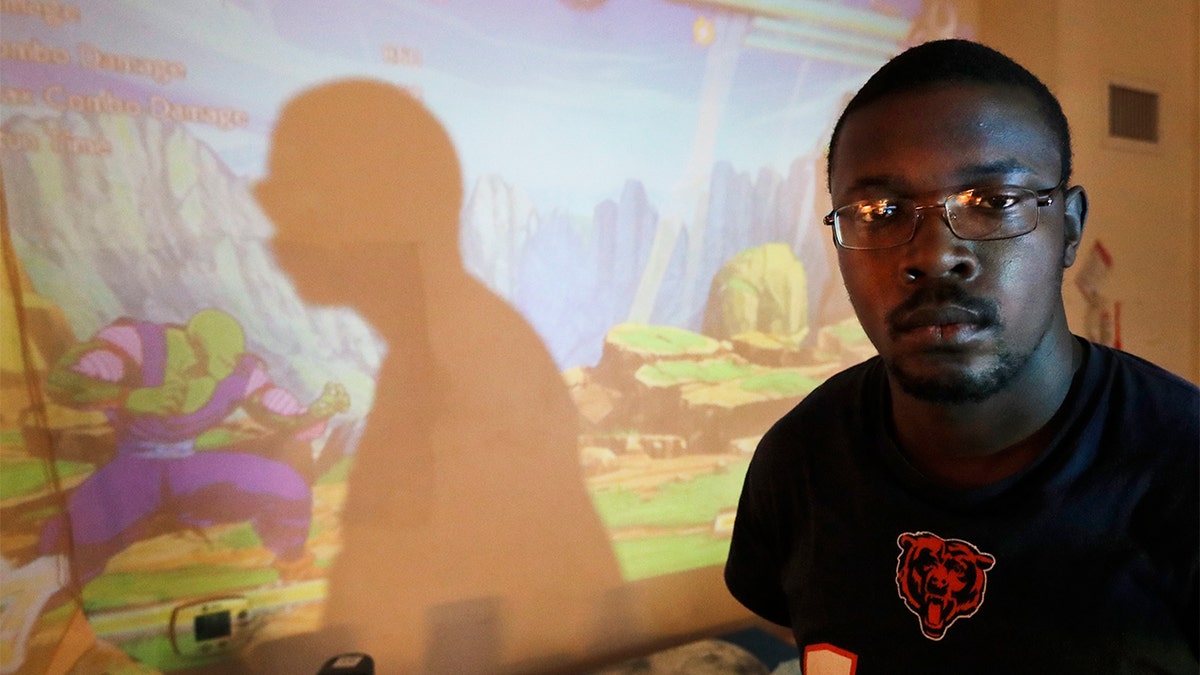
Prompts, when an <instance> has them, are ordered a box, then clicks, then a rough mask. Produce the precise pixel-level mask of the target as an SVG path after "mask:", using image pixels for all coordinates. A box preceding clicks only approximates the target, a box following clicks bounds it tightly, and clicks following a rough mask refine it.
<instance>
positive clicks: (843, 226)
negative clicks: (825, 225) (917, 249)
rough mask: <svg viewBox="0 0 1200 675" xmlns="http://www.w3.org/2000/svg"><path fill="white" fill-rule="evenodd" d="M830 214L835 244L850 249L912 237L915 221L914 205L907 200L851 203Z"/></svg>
mask: <svg viewBox="0 0 1200 675" xmlns="http://www.w3.org/2000/svg"><path fill="white" fill-rule="evenodd" d="M833 215H834V231H835V233H836V234H837V237H838V243H839V244H841V245H842V246H844V247H845V248H853V249H872V248H890V247H892V246H899V245H900V244H903V243H904V242H906V241H908V240H909V239H911V238H912V235H913V232H914V229H915V227H916V223H917V218H916V215H917V209H916V204H915V203H914V202H913V201H912V200H910V199H875V200H866V201H861V202H855V203H853V204H848V205H846V206H843V207H841V208H840V209H838V210H837V211H834V214H833Z"/></svg>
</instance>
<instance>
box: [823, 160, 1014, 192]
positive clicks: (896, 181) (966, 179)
mask: <svg viewBox="0 0 1200 675" xmlns="http://www.w3.org/2000/svg"><path fill="white" fill-rule="evenodd" d="M1031 173H1035V170H1034V168H1033V167H1031V166H1030V165H1028V164H1026V163H1025V162H1022V161H1020V160H1018V159H1015V158H1013V159H1000V160H996V161H994V162H984V163H982V164H971V165H969V166H965V167H962V168H961V169H959V170H957V171H955V175H956V176H957V180H956V182H957V183H958V184H960V185H964V186H969V185H970V184H971V183H972V182H973V181H979V180H986V179H991V178H996V177H998V176H1006V177H1007V176H1023V175H1028V174H1031ZM907 184H908V181H907V180H906V179H905V178H904V177H903V176H900V175H898V174H889V173H880V174H871V175H866V176H859V177H858V178H855V179H854V181H853V182H852V183H850V185H849V186H847V187H848V189H849V190H862V189H865V188H874V187H886V188H895V187H897V186H900V187H904V186H905V185H907ZM944 187H953V186H950V185H947V186H944Z"/></svg>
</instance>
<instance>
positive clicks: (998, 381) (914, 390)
mask: <svg viewBox="0 0 1200 675" xmlns="http://www.w3.org/2000/svg"><path fill="white" fill-rule="evenodd" d="M1031 356H1032V354H1014V353H1013V352H1011V351H1008V350H1006V349H1002V350H1001V351H999V352H998V353H997V354H996V358H995V361H994V362H993V363H992V364H990V365H989V366H988V367H987V368H986V369H984V370H983V371H981V372H971V371H953V372H947V373H945V374H942V375H919V374H916V373H911V372H908V371H907V370H906V369H905V368H904V367H903V366H902V365H900V364H898V363H896V362H895V361H885V362H884V366H885V367H886V368H887V371H888V376H889V377H891V378H892V379H893V380H895V382H896V384H898V385H900V388H901V389H903V390H904V392H905V393H907V394H908V395H910V396H913V397H914V398H918V399H921V400H923V401H928V402H930V403H942V404H950V405H954V404H961V403H979V402H980V401H985V400H987V399H988V398H990V397H991V396H992V395H994V394H996V393H997V392H1000V391H1002V390H1003V389H1004V388H1005V387H1007V386H1008V384H1009V383H1010V382H1012V381H1013V379H1014V378H1016V376H1017V375H1018V374H1019V373H1020V372H1021V371H1022V370H1023V369H1024V368H1025V365H1026V364H1027V363H1029V359H1030V357H1031Z"/></svg>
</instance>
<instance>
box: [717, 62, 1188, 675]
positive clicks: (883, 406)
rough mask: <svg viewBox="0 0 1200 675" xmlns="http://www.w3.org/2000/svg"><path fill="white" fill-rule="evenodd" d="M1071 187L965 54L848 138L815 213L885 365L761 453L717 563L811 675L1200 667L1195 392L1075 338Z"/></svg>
mask: <svg viewBox="0 0 1200 675" xmlns="http://www.w3.org/2000/svg"><path fill="white" fill-rule="evenodd" d="M1070 172H1071V154H1070V139H1069V136H1068V131H1067V123H1066V119H1065V118H1064V117H1063V114H1062V110H1061V108H1060V106H1059V104H1058V102H1057V101H1056V100H1055V98H1054V96H1053V95H1052V94H1051V93H1050V92H1049V91H1048V90H1047V89H1046V87H1045V86H1044V85H1043V84H1042V83H1041V82H1039V81H1038V80H1037V79H1036V78H1035V77H1034V76H1033V75H1032V74H1030V73H1029V72H1028V71H1026V70H1025V69H1024V68H1022V67H1021V66H1019V65H1017V64H1016V63H1014V62H1012V61H1011V60H1010V59H1008V58H1007V57H1005V56H1004V55H1002V54H999V53H998V52H995V51H993V50H991V49H988V48H986V47H983V46H981V45H977V44H974V43H971V42H966V41H961V40H946V41H938V42H932V43H926V44H924V45H921V46H918V47H915V48H913V49H910V50H909V51H907V52H905V53H903V54H901V55H900V56H897V57H896V58H895V59H893V60H892V61H891V62H889V63H888V64H887V65H885V66H884V67H883V68H882V69H880V71H879V72H878V73H876V74H875V75H874V76H873V77H872V78H871V79H870V80H869V81H868V82H867V83H866V85H864V86H863V88H862V89H861V90H860V91H859V92H858V94H857V95H856V96H855V97H854V98H853V99H852V100H851V101H850V103H849V104H848V106H847V108H846V111H845V112H844V113H843V115H842V117H841V119H840V120H839V121H838V124H837V126H836V127H835V129H834V133H833V138H832V141H831V143H830V149H829V187H830V193H831V196H832V198H833V203H834V205H835V206H836V207H837V208H835V209H834V210H833V212H832V213H830V215H829V216H827V217H826V219H825V222H826V224H827V225H830V226H832V230H833V236H834V241H835V243H836V244H837V251H838V264H839V267H840V269H841V273H842V276H843V280H844V283H845V287H846V290H847V292H848V294H849V297H850V301H851V303H852V305H853V306H854V309H855V312H856V314H857V315H858V318H859V321H860V322H861V323H862V325H863V328H864V330H865V331H866V333H867V335H868V336H869V337H870V339H871V341H872V343H873V344H874V345H875V347H876V349H877V350H878V352H879V355H878V356H877V357H874V358H872V359H870V360H868V361H867V362H865V363H863V364H860V365H858V366H855V367H852V368H850V369H848V370H846V371H844V372H842V373H840V374H838V375H835V376H834V377H832V378H831V379H830V380H829V381H828V382H826V383H825V384H824V385H823V386H822V387H820V388H819V389H817V390H816V391H814V392H813V393H812V394H810V395H809V396H808V397H807V398H806V399H805V400H804V401H803V402H802V403H801V404H800V405H798V406H797V407H796V408H795V409H794V410H792V411H791V412H790V413H788V414H787V415H786V416H785V417H784V418H783V419H781V420H780V421H779V422H778V423H776V424H775V426H774V427H773V428H772V429H771V430H770V431H769V432H768V433H767V434H766V435H765V436H764V437H763V439H762V442H761V443H760V445H759V447H758V450H757V452H756V453H755V456H754V459H753V461H752V462H751V465H750V468H749V471H748V473H747V476H746V484H745V487H744V489H743V492H742V497H741V502H740V504H739V507H738V514H737V521H736V525H735V528H734V533H733V541H732V544H731V547H730V553H729V560H728V563H727V565H726V570H725V577H726V583H727V585H728V587H729V589H730V591H731V592H732V593H733V595H734V596H735V597H736V598H737V599H738V600H740V601H741V602H742V603H743V604H745V605H746V606H747V607H748V608H750V609H751V610H753V611H754V612H756V613H757V614H759V615H761V616H763V617H765V618H767V619H769V620H771V621H774V622H777V623H780V624H783V625H786V626H790V628H791V629H792V633H793V635H794V636H795V639H796V641H797V646H798V648H799V649H800V650H801V652H802V653H803V657H802V660H803V665H804V672H805V674H806V675H821V674H824V673H858V675H863V674H864V673H877V672H920V673H941V672H951V673H981V672H1004V673H1064V672H1070V673H1104V672H1172V673H1174V672H1181V673H1182V672H1187V673H1195V672H1196V669H1197V634H1198V632H1200V629H1198V627H1197V615H1198V614H1200V609H1198V606H1197V604H1198V603H1197V596H1198V591H1197V558H1198V550H1200V543H1198V541H1197V534H1198V532H1200V522H1198V521H1200V502H1198V499H1197V486H1198V484H1200V479H1198V478H1200V468H1198V464H1197V455H1198V454H1200V453H1198V448H1200V432H1198V429H1197V427H1198V424H1197V411H1198V410H1200V396H1198V393H1197V389H1196V387H1195V386H1193V385H1191V384H1190V383H1187V382H1185V381H1184V380H1182V379H1180V378H1177V377H1175V376H1173V375H1170V374H1168V373H1167V372H1165V371H1163V370H1161V369H1159V368H1157V367H1156V366H1153V365H1151V364H1149V363H1147V362H1145V361H1143V360H1141V359H1138V358H1136V357H1133V356H1131V355H1128V354H1124V353H1122V352H1119V351H1115V350H1112V349H1108V348H1105V347H1101V346H1098V345H1095V344H1091V343H1088V342H1086V341H1084V340H1082V339H1080V338H1077V337H1075V336H1073V335H1072V334H1071V333H1070V331H1069V329H1068V327H1067V321H1066V314H1065V311H1064V308H1063V301H1062V292H1061V284H1062V274H1063V269H1064V268H1066V267H1069V266H1070V265H1071V264H1072V263H1073V262H1074V260H1075V255H1076V252H1077V250H1078V247H1079V242H1080V238H1081V236H1082V233H1083V225H1084V219H1085V216H1086V212H1087V200H1086V196H1085V194H1084V191H1083V189H1082V188H1080V187H1078V186H1074V187H1071V186H1070V183H1069V182H1068V181H1069V178H1070Z"/></svg>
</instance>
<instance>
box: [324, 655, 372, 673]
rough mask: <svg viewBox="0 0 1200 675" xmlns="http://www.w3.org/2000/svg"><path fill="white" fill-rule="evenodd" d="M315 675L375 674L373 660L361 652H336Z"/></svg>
mask: <svg viewBox="0 0 1200 675" xmlns="http://www.w3.org/2000/svg"><path fill="white" fill-rule="evenodd" d="M317 675H375V660H374V659H372V658H371V657H370V656H368V655H366V654H363V653H361V652H350V653H347V654H338V655H337V656H335V657H333V658H331V659H329V660H328V661H326V662H325V665H324V666H321V670H320V672H318V673H317Z"/></svg>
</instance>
